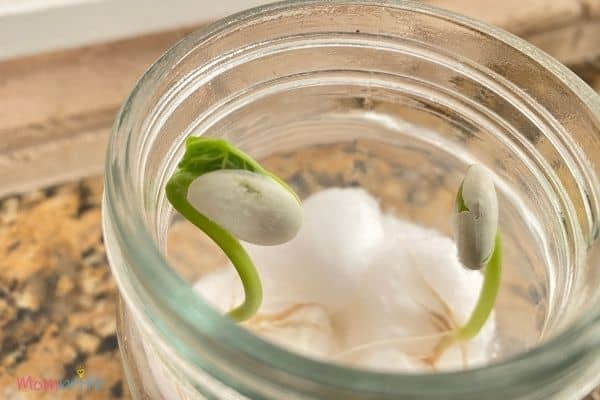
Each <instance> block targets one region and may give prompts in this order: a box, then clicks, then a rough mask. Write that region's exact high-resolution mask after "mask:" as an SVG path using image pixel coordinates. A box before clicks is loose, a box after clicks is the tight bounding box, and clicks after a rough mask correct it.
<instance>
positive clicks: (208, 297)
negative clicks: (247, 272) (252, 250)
mask: <svg viewBox="0 0 600 400" xmlns="http://www.w3.org/2000/svg"><path fill="white" fill-rule="evenodd" d="M239 279H240V278H239V277H238V275H237V272H236V271H235V270H234V269H233V267H231V266H230V267H227V268H221V269H219V270H217V271H215V272H212V273H210V274H206V275H204V276H203V277H202V279H200V280H199V281H198V282H196V283H195V284H194V290H195V291H196V292H197V293H198V294H200V296H201V297H202V298H203V299H204V300H205V301H207V302H208V303H209V304H210V305H212V306H213V307H215V308H216V309H217V310H218V311H219V312H221V313H223V314H224V313H226V312H227V311H229V310H231V309H233V308H235V307H236V306H238V305H240V304H241V303H242V302H243V301H244V289H243V287H242V284H241V282H240V281H239Z"/></svg>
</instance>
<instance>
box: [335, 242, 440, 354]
mask: <svg viewBox="0 0 600 400" xmlns="http://www.w3.org/2000/svg"><path fill="white" fill-rule="evenodd" d="M408 245H409V242H404V241H402V240H399V239H398V238H397V237H393V236H390V237H387V238H386V243H385V245H384V246H382V247H381V248H380V250H379V252H378V254H377V256H376V257H375V258H374V261H373V263H372V265H371V267H370V268H369V269H368V271H366V272H365V274H364V278H363V283H362V286H361V287H360V289H359V292H358V296H359V297H358V298H357V300H356V304H355V306H354V307H352V308H351V309H350V310H349V311H348V312H347V313H344V314H345V315H341V316H340V321H341V322H340V324H341V325H342V326H343V328H342V330H343V331H344V332H346V335H345V343H346V346H356V345H362V344H365V343H369V342H372V341H377V340H386V339H391V338H411V337H420V336H424V335H432V334H436V333H437V332H438V328H437V326H436V324H435V319H434V318H433V317H432V316H431V313H430V310H429V308H428V307H427V304H428V302H430V301H431V299H430V297H431V296H432V294H431V290H430V289H429V288H428V287H427V285H426V283H425V280H424V279H423V277H421V276H420V275H419V271H418V270H416V269H415V268H414V267H413V266H412V260H411V258H410V257H409V256H408V249H407V246H408ZM426 350H428V349H426Z"/></svg>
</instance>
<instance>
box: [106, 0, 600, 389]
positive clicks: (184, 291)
mask: <svg viewBox="0 0 600 400" xmlns="http://www.w3.org/2000/svg"><path fill="white" fill-rule="evenodd" d="M317 4H321V5H322V2H320V1H318V0H289V1H285V2H281V3H274V4H268V5H264V6H261V7H257V8H253V9H250V10H247V11H244V12H242V13H238V14H235V15H232V16H230V17H228V18H225V19H223V20H220V21H218V22H216V23H215V24H213V25H211V26H209V27H207V28H204V29H202V30H200V31H197V32H195V33H193V34H192V35H190V36H187V37H186V38H184V39H183V40H182V41H180V42H179V43H178V44H176V45H175V46H174V47H172V48H171V49H169V50H168V51H167V52H166V53H165V54H164V55H163V56H162V57H161V58H160V59H159V60H158V61H156V62H155V63H154V64H153V65H152V67H150V69H148V70H147V71H146V73H145V74H144V75H143V77H142V78H141V79H140V80H139V82H138V83H137V85H136V86H135V88H134V89H133V91H132V93H131V94H130V96H129V97H128V99H127V100H126V101H125V103H124V105H123V107H122V108H121V111H120V112H119V115H118V116H117V119H116V121H115V125H114V128H113V132H112V135H111V138H110V141H109V146H108V154H107V162H106V170H105V179H106V182H105V183H106V184H105V201H104V206H103V212H104V218H105V222H104V223H105V229H106V225H107V224H109V225H110V231H111V233H112V234H113V235H114V237H115V239H116V241H117V243H118V247H119V249H120V251H121V252H122V253H123V254H124V255H126V257H127V258H128V260H129V261H130V264H131V265H133V266H144V268H143V271H141V270H138V268H130V271H129V272H130V273H132V276H130V277H126V276H124V275H123V274H121V273H119V271H115V270H114V268H113V274H115V275H116V279H117V282H118V283H119V286H120V288H121V290H122V294H123V288H124V287H127V288H128V289H133V290H136V291H139V292H140V293H142V292H143V296H146V298H147V299H150V298H151V300H152V306H148V305H140V306H139V309H138V310H137V311H141V314H142V315H143V316H144V318H145V320H146V321H147V322H148V323H151V322H150V321H151V320H153V319H154V318H150V316H151V315H152V316H155V315H157V314H156V313H158V314H160V316H161V318H163V317H164V318H165V320H169V321H170V324H166V325H168V326H175V325H176V326H178V330H179V331H181V332H183V331H185V335H186V336H187V337H190V338H191V337H203V338H206V339H208V340H210V342H211V343H215V344H216V345H215V347H214V351H215V352H216V351H222V350H223V349H227V351H228V353H229V354H233V353H235V354H238V355H239V354H243V355H244V356H245V357H248V358H249V359H252V360H255V361H256V362H258V363H260V364H261V365H265V366H269V367H270V369H271V370H273V371H280V372H285V373H288V374H290V375H291V376H293V377H299V378H302V379H304V380H309V381H311V382H318V383H319V384H322V385H326V386H333V387H338V388H343V389H344V390H350V391H357V392H376V393H379V394H383V395H386V394H387V395H393V394H397V393H405V392H407V391H409V390H410V388H413V389H414V390H416V389H417V388H419V389H421V388H424V387H430V388H444V390H446V389H445V388H454V389H455V390H461V388H462V386H461V385H457V382H461V383H464V385H465V386H467V385H475V386H477V387H481V388H482V389H483V388H486V389H487V390H489V389H490V388H493V387H505V386H507V385H511V384H513V383H516V382H525V381H527V380H531V379H532V377H534V376H538V375H539V374H543V373H544V371H550V370H555V369H556V368H558V366H559V365H560V363H561V360H567V359H568V358H569V357H571V356H573V355H574V354H578V353H581V352H583V351H585V348H583V347H584V345H585V346H587V342H586V343H585V344H584V343H582V337H583V335H584V334H585V332H586V331H587V330H588V329H589V328H591V327H592V325H594V324H598V323H599V322H600V308H597V309H596V310H594V309H593V308H591V310H590V312H588V313H586V314H584V315H582V316H580V317H579V318H578V319H577V320H576V321H575V322H574V323H573V324H572V325H570V326H569V327H568V328H566V329H565V330H564V331H563V332H562V333H560V334H558V335H557V336H556V337H553V338H551V339H549V340H548V341H547V342H545V343H543V344H541V345H539V346H537V347H535V348H533V349H531V350H528V351H526V352H522V353H519V354H517V355H515V356H512V357H509V358H506V359H503V360H500V361H498V362H495V363H492V364H490V365H485V366H481V367H476V368H473V369H468V370H463V371H449V372H439V373H436V374H399V373H389V372H378V371H367V370H357V369H353V368H349V367H344V366H340V365H334V364H330V363H325V362H321V361H316V360H312V359H308V358H305V357H302V356H300V355H297V354H294V353H291V352H288V351H286V350H284V349H282V348H279V347H277V346H275V345H272V344H270V343H268V342H267V341H265V340H263V339H261V338H259V337H257V336H255V335H253V334H252V333H250V332H248V331H246V330H245V329H243V328H241V327H239V326H237V325H236V324H235V323H233V322H232V321H230V320H228V319H227V318H226V317H224V316H222V315H221V314H219V313H218V312H217V311H216V310H214V309H213V308H212V307H211V306H210V305H208V304H207V303H206V302H205V301H203V300H202V299H201V298H200V297H199V296H197V295H196V294H195V292H194V291H193V289H192V288H191V287H190V285H189V284H188V283H187V282H185V281H184V280H183V279H182V278H180V277H179V276H178V275H177V273H176V272H175V271H174V270H173V269H172V268H171V267H170V266H169V264H168V262H167V261H166V259H165V257H164V256H163V254H162V253H161V251H160V249H159V248H158V246H157V245H156V243H155V241H154V240H153V239H152V235H151V233H150V232H149V230H148V227H147V226H146V223H145V222H144V217H143V215H142V212H141V210H140V209H139V208H138V207H137V203H135V202H134V203H131V202H128V201H126V198H127V196H126V193H127V192H128V191H129V190H131V188H132V187H134V186H135V182H133V181H132V179H131V176H130V175H129V174H128V173H127V171H126V170H125V169H126V166H125V165H123V164H121V163H120V162H119V160H118V155H117V154H118V153H119V152H121V153H122V152H123V150H122V149H119V148H120V146H121V145H122V144H123V143H127V140H126V137H127V135H128V134H129V133H130V131H129V130H128V129H127V128H128V122H129V119H130V118H131V111H132V110H133V109H135V108H136V107H138V105H136V103H137V102H138V101H139V99H140V98H141V97H142V96H143V95H144V94H146V93H151V92H152V91H153V90H154V89H156V87H157V81H159V80H160V78H161V73H162V72H161V71H162V70H163V69H164V68H168V67H169V66H170V65H173V64H175V63H177V61H178V60H179V59H180V58H181V57H183V56H185V54H187V53H188V52H189V51H190V50H191V49H192V48H194V47H196V46H198V45H199V44H200V43H202V42H203V41H205V40H209V39H210V38H214V37H216V36H218V35H219V33H220V32H222V31H224V30H230V29H234V27H235V26H236V25H237V24H240V23H241V22H243V21H246V20H248V19H252V18H255V17H257V16H259V15H261V14H264V13H267V12H268V13H273V12H286V11H289V10H294V9H296V8H299V7H306V6H310V5H317ZM327 4H330V5H378V6H379V5H380V6H384V7H394V8H398V9H403V10H407V11H411V12H417V13H423V14H427V15H428V16H430V17H435V18H440V19H443V20H446V21H448V22H451V23H453V24H459V25H462V26H465V27H468V28H469V29H473V30H476V31H478V32H482V33H484V34H485V35H488V36H490V37H492V38H494V39H495V40H498V41H500V42H503V43H505V44H506V45H508V46H510V47H511V48H514V49H515V50H517V51H519V52H522V53H525V54H527V55H528V57H529V58H531V59H533V60H534V61H535V62H537V63H538V64H540V65H542V66H543V67H544V68H546V69H547V70H548V71H549V72H550V73H551V74H553V75H554V76H556V77H557V78H558V79H559V80H560V81H561V82H563V83H564V84H565V85H566V86H567V87H568V88H570V89H571V90H572V91H573V93H574V94H575V95H576V96H577V97H579V99H580V100H581V102H582V103H583V104H585V106H587V108H588V109H589V111H590V112H591V114H592V115H593V116H594V118H595V119H596V120H598V121H600V99H599V98H598V96H597V94H596V93H595V92H594V91H593V90H592V89H591V88H590V87H589V86H587V85H586V84H585V83H584V82H583V81H581V80H580V79H579V78H578V77H577V76H576V75H575V74H574V73H573V72H572V71H570V70H569V69H567V68H566V67H565V66H563V65H562V64H560V63H559V62H558V61H556V60H555V59H553V58H551V57H550V56H549V55H547V54H545V53H544V52H543V51H541V50H539V49H537V48H535V47H534V46H532V45H531V44H529V43H527V42H525V41H523V40H522V39H519V38H517V37H516V36H513V35H512V34H510V33H507V32H505V31H503V30H501V29H499V28H496V27H493V26H490V25H487V24H485V23H483V22H479V21H476V20H474V19H471V18H469V17H465V16H461V15H458V14H455V13H453V12H450V11H446V10H442V9H438V8H435V7H432V6H428V5H424V4H421V3H413V2H410V1H402V0H398V1H386V0H383V1H377V0H333V1H329V2H327ZM123 141H124V142H123ZM117 205H118V206H117ZM140 249H143V251H142V250H140ZM129 279H133V280H135V281H136V285H133V284H132V285H131V286H128V285H127V284H124V281H125V280H129ZM160 293H172V294H173V295H172V296H160V295H158V294H160ZM124 294H125V296H124V297H125V298H126V302H127V303H128V305H131V302H132V301H133V300H131V299H130V301H127V297H128V295H127V293H124ZM182 305H185V309H182ZM153 327H155V328H157V329H159V331H162V333H163V334H165V333H166V330H168V329H169V328H166V327H165V326H162V327H157V326H156V324H154V323H153ZM163 336H164V335H163ZM185 343H186V342H185V340H184V341H182V342H180V343H175V340H173V345H174V347H176V348H179V350H183V349H185V354H186V359H187V360H188V361H190V362H192V363H194V364H195V365H198V366H200V365H202V361H201V357H198V355H197V354H194V351H192V350H190V349H189V348H187V347H186V346H185ZM498 376H503V377H504V379H503V380H499V379H498ZM432 390H433V389H432ZM415 394H418V392H415Z"/></svg>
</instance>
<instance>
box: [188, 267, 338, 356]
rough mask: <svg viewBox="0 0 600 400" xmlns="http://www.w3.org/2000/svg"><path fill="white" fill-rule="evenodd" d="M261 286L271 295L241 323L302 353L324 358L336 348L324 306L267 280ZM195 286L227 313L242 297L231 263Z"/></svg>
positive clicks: (209, 301) (274, 341)
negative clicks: (293, 295) (301, 299)
mask: <svg viewBox="0 0 600 400" xmlns="http://www.w3.org/2000/svg"><path fill="white" fill-rule="evenodd" d="M265 284H266V285H265ZM263 287H264V288H265V289H266V290H267V291H268V292H269V293H272V295H271V296H269V297H268V298H265V301H264V302H263V304H262V305H261V308H260V310H259V312H258V313H257V314H256V315H255V316H254V317H252V318H251V319H250V320H248V321H247V322H245V323H243V326H244V327H246V328H248V329H249V330H251V331H252V332H254V333H256V334H258V335H260V336H262V337H263V338H265V339H268V340H270V341H272V342H273V343H276V344H279V345H281V346H283V347H285V348H287V349H289V350H293V351H296V352H298V353H301V354H303V355H307V356H311V357H315V358H324V357H326V356H327V355H329V354H331V353H333V352H334V351H336V349H337V348H338V343H337V339H336V337H335V334H334V332H333V328H332V326H331V321H330V318H329V315H328V314H327V312H326V310H325V308H324V307H322V306H320V305H318V304H306V303H298V302H295V301H293V300H291V299H290V298H287V297H286V296H285V291H284V290H278V289H281V288H280V287H279V286H277V285H274V284H272V282H271V281H270V280H266V281H264V282H263ZM194 289H195V290H196V291H197V293H199V294H200V296H202V298H203V299H205V300H206V301H207V302H208V303H210V304H211V305H212V306H214V307H215V308H217V309H218V310H219V311H220V312H221V313H226V312H227V311H229V310H231V309H233V308H234V307H236V306H238V305H239V304H241V303H242V301H243V300H244V291H243V288H242V285H241V283H240V282H239V277H238V275H237V272H236V271H235V269H234V268H233V267H231V266H229V267H227V268H222V269H220V270H218V271H215V272H213V273H211V274H207V275H205V276H204V277H203V278H202V279H200V280H199V281H198V282H197V283H196V284H195V285H194Z"/></svg>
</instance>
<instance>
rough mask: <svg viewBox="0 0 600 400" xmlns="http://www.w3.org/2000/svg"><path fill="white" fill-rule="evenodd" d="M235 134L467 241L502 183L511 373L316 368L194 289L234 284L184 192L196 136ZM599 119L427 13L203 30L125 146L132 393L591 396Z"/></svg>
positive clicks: (518, 54) (152, 78)
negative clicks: (463, 189)
mask: <svg viewBox="0 0 600 400" xmlns="http://www.w3.org/2000/svg"><path fill="white" fill-rule="evenodd" d="M192 134H193V135H208V136H215V137H223V138H226V139H228V140H230V141H231V142H233V143H234V144H236V145H237V146H239V147H240V148H242V149H243V150H245V151H246V152H248V153H249V154H251V155H252V156H253V157H255V158H256V159H258V160H260V161H261V163H263V164H264V165H265V166H266V167H268V168H269V169H271V170H272V171H274V172H275V173H276V174H278V175H279V176H281V177H282V178H284V179H285V180H287V181H288V182H289V183H290V185H292V186H293V187H294V189H296V190H297V191H298V193H299V194H300V196H301V197H306V196H308V195H309V194H311V193H314V192H316V191H318V190H321V189H323V188H327V187H332V186H342V187H344V186H360V187H363V188H365V189H366V190H367V191H369V192H370V193H371V194H373V195H374V196H376V197H377V198H378V199H379V200H380V202H381V205H382V207H383V208H384V209H385V210H388V211H390V212H393V213H394V214H396V215H397V216H399V217H402V218H406V219H409V220H411V221H414V222H416V223H419V224H421V225H424V226H427V227H432V228H435V229H437V230H439V231H441V232H444V233H447V234H449V232H448V230H449V224H448V218H449V215H451V212H452V207H453V201H454V196H455V193H456V188H457V187H458V186H459V184H460V180H461V179H462V176H463V174H464V171H465V170H466V167H467V166H468V165H469V164H471V163H474V162H478V163H481V164H484V165H486V166H487V167H488V168H489V169H490V170H491V171H493V173H494V174H495V180H496V184H497V190H498V195H499V201H500V204H501V216H500V226H501V230H502V232H503V235H504V242H505V244H504V247H505V255H504V258H505V261H504V264H505V273H504V277H503V282H502V289H501V294H500V297H499V300H498V304H497V307H496V318H497V324H498V332H499V333H498V355H497V360H495V362H494V363H493V364H491V365H488V366H485V367H481V368H474V369H470V370H465V371H460V372H448V373H439V374H422V375H408V374H407V375H402V374H385V373H377V372H373V371H363V370H357V369H351V368H344V367H343V366H339V365H333V364H326V363H322V362H318V361H314V360H309V359H306V358H303V357H301V356H299V355H296V354H292V353H289V352H286V351H285V350H283V349H281V348H278V347H276V346H274V345H271V344H269V343H267V342H265V341H263V340H261V339H260V338H258V337H255V336H253V335H251V334H250V333H249V332H247V331H245V330H243V329H241V328H240V327H238V326H236V325H235V324H233V322H231V321H229V320H227V319H226V318H224V317H222V316H221V315H219V314H218V313H217V312H216V311H214V310H213V309H212V308H211V307H210V306H208V305H207V304H206V303H205V302H203V301H202V299H201V298H200V297H199V296H197V295H195V294H194V292H193V290H192V288H191V285H190V283H193V282H194V281H196V280H197V279H199V278H201V277H202V275H203V274H205V273H207V272H208V271H211V270H212V269H214V268H215V267H217V266H218V265H222V264H223V261H222V255H220V253H219V252H217V251H216V250H215V247H214V245H212V244H211V243H210V242H208V241H207V240H206V239H205V238H204V237H203V235H201V234H200V233H199V232H197V231H196V230H195V229H192V228H191V226H190V225H188V224H187V223H186V222H185V221H183V220H182V219H181V218H179V217H178V216H176V215H174V214H173V211H172V209H171V207H170V206H169V204H168V202H167V201H166V199H165V196H164V193H163V191H164V185H165V183H166V180H167V179H168V177H169V176H170V175H171V174H172V173H173V171H174V169H175V167H176V164H177V161H178V159H179V158H180V157H181V154H182V152H183V142H184V140H185V138H186V137H187V136H190V135H192ZM599 157H600V102H599V100H598V97H597V95H596V94H595V93H593V92H592V90H591V89H590V88H588V87H587V86H585V84H584V83H582V82H581V81H580V80H579V79H578V78H577V77H575V76H574V75H573V74H572V73H570V72H569V71H568V70H567V69H566V68H564V67H563V66H561V65H559V63H558V62H556V61H554V60H553V59H551V58H549V57H548V56H546V55H544V54H543V53H542V52H541V51H539V50H537V49H535V48H533V47H532V46H530V45H528V44H527V43H524V42H522V41H520V40H519V39H517V38H515V37H513V36H511V35H509V34H507V33H505V32H503V31H500V30H498V29H495V28H492V27H489V26H486V25H484V24H481V23H478V22H475V21H472V20H470V19H467V18H464V17H460V16H456V15H453V14H450V13H447V12H445V11H441V10H437V9H434V8H430V7H427V6H424V5H420V4H413V3H405V2H383V1H332V2H326V3H325V2H317V1H292V2H288V3H280V4H275V5H269V6H265V7H262V8H258V9H254V10H250V11H247V12H245V13H242V14H238V15H235V16H233V17H230V18H228V19H226V20H223V21H221V22H218V23H217V24H215V25H213V26H212V27H210V28H208V29H206V30H203V31H199V32H196V33H194V34H192V35H190V36H188V37H187V38H186V39H184V40H183V41H182V42H180V43H179V44H177V45H176V46H175V47H174V48H172V49H171V50H170V51H169V52H167V53H166V54H165V55H164V56H163V57H162V58H161V59H160V60H158V61H157V62H156V63H155V64H154V65H153V66H152V68H151V69H150V70H149V71H148V72H147V73H146V74H145V75H144V77H143V78H142V79H141V80H140V82H139V83H138V85H137V86H136V88H135V89H134V91H133V92H132V94H131V96H130V97H129V99H128V100H127V101H126V103H125V104H124V106H123V109H122V110H121V113H120V114H119V116H118V118H117V121H116V123H115V127H114V131H113V135H112V137H111V142H110V146H109V153H108V158H107V171H106V192H105V198H104V205H103V206H104V230H105V241H106V245H107V251H108V255H109V259H110V263H111V268H112V270H113V274H114V276H115V278H116V280H117V282H118V285H119V290H120V295H121V299H122V301H121V307H120V311H119V335H120V344H121V349H122V353H123V355H124V363H125V367H126V370H127V374H128V380H129V383H130V387H131V390H132V392H133V394H134V397H136V398H148V397H149V398H152V399H161V398H165V399H180V398H187V399H194V398H198V399H204V398H207V399H208V398H223V399H228V398H231V399H236V398H240V399H244V398H250V399H309V398H311V399H312V398H319V399H340V398H343V399H375V398H377V399H412V398H419V399H481V398H485V399H507V398H511V399H521V398H523V399H549V398H555V399H563V398H564V399H576V398H579V397H581V396H582V395H583V394H584V393H585V392H586V391H588V390H589V389H590V388H591V387H593V385H594V384H596V383H598V380H599V379H600V348H599V345H600V311H599V310H600V308H599V307H598V305H599V299H598V297H599V293H600V291H598V285H599V283H600V250H599V248H600V246H599V244H598V241H599V240H598V224H599V209H600V185H599V183H598V175H599V171H600V170H599V167H598V165H600V163H599V162H598V159H599Z"/></svg>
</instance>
